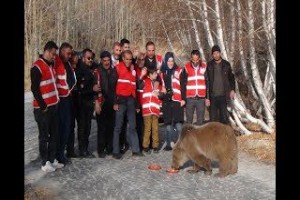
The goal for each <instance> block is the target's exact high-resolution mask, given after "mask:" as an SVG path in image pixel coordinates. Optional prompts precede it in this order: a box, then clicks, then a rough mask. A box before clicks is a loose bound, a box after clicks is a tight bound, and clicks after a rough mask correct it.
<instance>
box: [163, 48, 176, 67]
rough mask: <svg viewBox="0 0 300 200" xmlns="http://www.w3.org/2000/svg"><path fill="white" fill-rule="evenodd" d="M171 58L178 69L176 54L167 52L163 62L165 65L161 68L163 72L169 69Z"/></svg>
mask: <svg viewBox="0 0 300 200" xmlns="http://www.w3.org/2000/svg"><path fill="white" fill-rule="evenodd" d="M169 58H173V59H174V68H176V67H177V64H176V62H175V57H174V53H173V52H167V53H166V54H165V57H164V60H163V64H162V66H161V70H162V71H163V70H166V69H167V68H168V64H167V63H168V60H169Z"/></svg>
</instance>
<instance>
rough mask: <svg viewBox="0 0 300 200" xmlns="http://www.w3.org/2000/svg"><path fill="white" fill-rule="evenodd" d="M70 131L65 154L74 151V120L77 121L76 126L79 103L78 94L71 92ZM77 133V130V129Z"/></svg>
mask: <svg viewBox="0 0 300 200" xmlns="http://www.w3.org/2000/svg"><path fill="white" fill-rule="evenodd" d="M71 99H72V101H71V131H70V135H69V138H68V144H67V154H69V155H71V154H74V153H75V150H74V143H75V124H76V123H75V120H76V121H77V126H78V123H79V105H78V95H76V94H75V95H74V94H72V96H71ZM77 128H78V127H77ZM77 133H78V130H77Z"/></svg>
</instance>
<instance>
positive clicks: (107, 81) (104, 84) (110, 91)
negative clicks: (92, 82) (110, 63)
mask: <svg viewBox="0 0 300 200" xmlns="http://www.w3.org/2000/svg"><path fill="white" fill-rule="evenodd" d="M99 69H100V85H101V93H102V97H103V100H104V101H105V102H107V103H109V104H112V105H113V103H114V102H115V98H116V91H115V90H116V84H117V80H118V79H117V77H118V75H117V70H116V69H115V68H111V67H110V68H109V69H105V68H104V67H103V66H102V65H101V64H100V66H99Z"/></svg>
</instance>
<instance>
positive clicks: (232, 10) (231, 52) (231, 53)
mask: <svg viewBox="0 0 300 200" xmlns="http://www.w3.org/2000/svg"><path fill="white" fill-rule="evenodd" d="M234 3H235V0H230V22H231V27H230V28H231V31H230V34H231V38H230V45H229V51H228V52H229V54H228V55H229V57H228V59H229V60H230V61H231V62H232V61H234V52H235V43H236V41H235V37H236V34H235V33H236V22H235V16H236V12H235V7H234V6H235V4H234Z"/></svg>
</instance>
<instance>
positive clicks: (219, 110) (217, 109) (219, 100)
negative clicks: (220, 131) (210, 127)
mask: <svg viewBox="0 0 300 200" xmlns="http://www.w3.org/2000/svg"><path fill="white" fill-rule="evenodd" d="M210 101H211V102H210V109H209V117H210V121H217V122H221V123H224V124H228V123H229V120H228V111H227V101H226V97H225V96H217V97H211V98H210Z"/></svg>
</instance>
